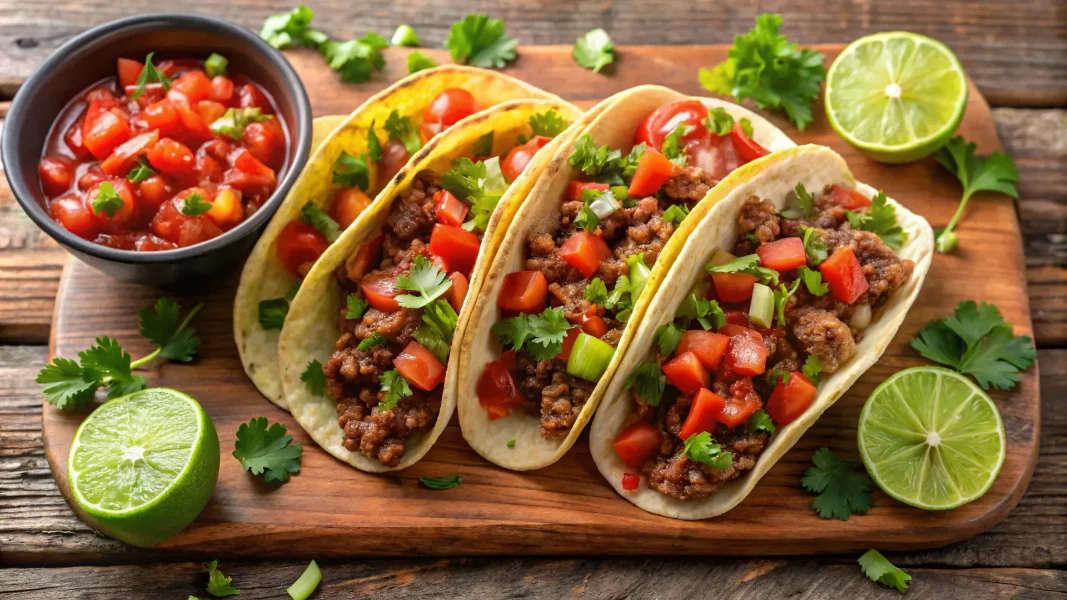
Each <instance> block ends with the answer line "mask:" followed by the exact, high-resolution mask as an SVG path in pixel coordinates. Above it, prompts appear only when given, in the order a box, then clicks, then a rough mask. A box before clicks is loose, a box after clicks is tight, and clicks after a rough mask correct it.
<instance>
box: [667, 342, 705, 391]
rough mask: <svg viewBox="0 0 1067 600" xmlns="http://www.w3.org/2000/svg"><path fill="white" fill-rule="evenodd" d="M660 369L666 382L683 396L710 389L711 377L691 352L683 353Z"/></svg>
mask: <svg viewBox="0 0 1067 600" xmlns="http://www.w3.org/2000/svg"><path fill="white" fill-rule="evenodd" d="M661 368H662V369H663V374H664V375H666V376H667V381H668V382H670V384H671V385H673V386H674V387H676V388H678V389H679V390H681V391H682V393H683V394H695V393H697V390H699V389H700V388H706V387H711V375H710V374H709V373H708V371H707V370H706V369H705V368H704V365H703V364H701V363H700V359H698V358H697V355H696V354H694V353H693V352H683V353H682V354H679V355H678V356H676V357H674V358H673V359H671V360H670V362H667V363H665V364H664V365H663V366H662V367H661Z"/></svg>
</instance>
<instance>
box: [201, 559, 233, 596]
mask: <svg viewBox="0 0 1067 600" xmlns="http://www.w3.org/2000/svg"><path fill="white" fill-rule="evenodd" d="M231 581H233V578H232V577H227V576H226V575H224V574H223V572H222V571H220V570H219V561H217V560H213V561H211V562H209V563H207V593H209V594H211V595H212V596H215V597H216V598H223V597H225V596H236V595H237V594H240V593H241V592H240V591H239V590H238V589H237V588H235V587H233V586H232V585H230V582H231Z"/></svg>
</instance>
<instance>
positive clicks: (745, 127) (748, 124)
mask: <svg viewBox="0 0 1067 600" xmlns="http://www.w3.org/2000/svg"><path fill="white" fill-rule="evenodd" d="M741 132H742V133H744V134H745V136H746V137H748V138H751V137H752V136H753V135H754V134H755V133H756V132H755V131H754V130H753V129H752V121H749V120H748V119H746V118H745V117H741Z"/></svg>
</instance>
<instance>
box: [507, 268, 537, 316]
mask: <svg viewBox="0 0 1067 600" xmlns="http://www.w3.org/2000/svg"><path fill="white" fill-rule="evenodd" d="M547 296H548V279H546V278H545V274H544V273H542V272H540V271H517V272H515V273H508V274H507V275H505V276H504V284H503V286H501V288H500V294H499V295H498V296H497V306H499V307H500V308H501V310H508V311H512V312H521V313H528V314H532V313H539V312H541V311H542V310H544V308H545V298H546V297H547Z"/></svg>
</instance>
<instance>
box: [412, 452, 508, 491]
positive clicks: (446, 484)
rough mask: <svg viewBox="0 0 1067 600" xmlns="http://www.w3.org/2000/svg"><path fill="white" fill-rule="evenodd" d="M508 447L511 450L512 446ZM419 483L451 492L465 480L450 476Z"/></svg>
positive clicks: (425, 479) (428, 478)
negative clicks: (450, 490)
mask: <svg viewBox="0 0 1067 600" xmlns="http://www.w3.org/2000/svg"><path fill="white" fill-rule="evenodd" d="M512 441H515V440H512ZM512 445H514V444H512ZM508 447H509V448H510V447H511V446H508ZM419 482H420V483H422V485H424V486H426V487H428V488H430V489H431V490H449V489H452V488H454V487H456V486H458V485H459V484H461V483H463V478H462V477H460V476H459V475H449V476H448V477H419Z"/></svg>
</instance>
